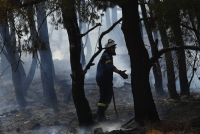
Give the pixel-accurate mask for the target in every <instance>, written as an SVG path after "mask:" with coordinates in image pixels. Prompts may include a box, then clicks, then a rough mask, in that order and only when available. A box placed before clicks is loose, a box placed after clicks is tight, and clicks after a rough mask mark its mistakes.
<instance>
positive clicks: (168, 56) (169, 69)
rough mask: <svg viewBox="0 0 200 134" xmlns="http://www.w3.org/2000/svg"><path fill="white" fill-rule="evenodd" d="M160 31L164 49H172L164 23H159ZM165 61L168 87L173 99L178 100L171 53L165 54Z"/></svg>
mask: <svg viewBox="0 0 200 134" xmlns="http://www.w3.org/2000/svg"><path fill="white" fill-rule="evenodd" d="M158 29H159V31H160V36H161V41H162V44H163V49H165V48H168V47H170V46H169V41H168V38H167V32H166V30H165V27H164V25H163V23H161V22H158ZM165 61H166V67H167V79H168V84H167V87H168V91H169V95H170V97H171V98H172V99H177V98H178V94H177V91H176V80H175V73H174V64H173V59H172V53H171V52H167V53H165Z"/></svg>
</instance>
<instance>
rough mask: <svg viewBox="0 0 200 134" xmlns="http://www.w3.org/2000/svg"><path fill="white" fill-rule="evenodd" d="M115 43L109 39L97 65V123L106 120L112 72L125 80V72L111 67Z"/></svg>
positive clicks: (111, 89) (110, 95) (110, 94)
mask: <svg viewBox="0 0 200 134" xmlns="http://www.w3.org/2000/svg"><path fill="white" fill-rule="evenodd" d="M116 45H117V44H115V42H114V41H113V40H112V39H109V40H108V42H107V43H106V44H105V49H106V50H105V51H104V52H103V54H102V56H101V58H100V60H99V63H98V65H97V74H96V81H97V84H98V86H99V91H100V99H99V102H98V112H97V121H104V120H107V118H106V117H105V111H106V109H107V108H108V106H109V104H110V102H111V99H112V94H113V87H112V86H113V83H112V81H113V72H115V73H118V74H119V75H120V76H121V77H122V78H124V79H127V78H128V75H127V74H126V73H125V71H126V70H124V71H121V70H118V69H117V68H116V67H115V66H114V65H113V57H112V56H113V55H116V53H115V49H116Z"/></svg>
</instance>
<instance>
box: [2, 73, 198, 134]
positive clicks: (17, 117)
mask: <svg viewBox="0 0 200 134" xmlns="http://www.w3.org/2000/svg"><path fill="white" fill-rule="evenodd" d="M59 74H60V75H57V76H56V77H57V80H56V81H55V89H56V94H57V97H58V100H59V110H60V111H59V112H58V111H54V110H53V109H50V108H47V107H46V106H45V105H44V98H43V92H42V85H41V80H40V78H39V75H38V77H36V78H35V79H34V80H33V82H32V84H31V86H30V88H29V90H28V94H27V96H26V100H27V101H28V106H27V107H26V108H22V109H20V108H19V107H18V104H17V102H16V100H15V92H14V88H13V86H12V82H11V80H10V79H9V78H6V77H2V78H1V84H0V86H1V94H0V106H1V107H0V124H1V125H0V133H3V134H4V133H5V134H6V133H11V134H14V133H25V134H65V133H76V132H78V133H85V131H84V129H82V130H79V131H78V121H77V116H76V110H75V107H74V104H73V101H72V99H71V97H70V95H69V92H70V89H71V80H70V78H69V77H68V76H69V75H66V74H68V73H67V72H62V73H59ZM114 92H115V99H116V104H117V111H118V114H119V119H117V117H116V115H115V112H114V107H113V102H111V104H110V106H109V108H108V110H107V112H106V115H107V116H109V118H110V122H107V123H106V124H105V123H101V124H98V125H97V126H95V127H97V128H98V127H102V128H103V131H104V132H107V133H108V132H110V133H113V134H114V133H149V134H150V133H155V134H162V133H163V132H164V133H169V132H171V133H200V129H199V128H200V95H199V94H198V93H195V92H192V93H191V94H192V95H191V97H186V96H182V97H180V99H178V100H172V99H169V96H168V95H165V96H162V97H160V96H157V95H156V94H155V93H154V92H153V96H154V100H155V103H156V106H157V110H158V112H159V116H160V118H161V123H159V124H153V125H152V124H149V123H148V122H147V123H146V124H147V125H146V126H145V127H137V129H134V130H124V129H122V128H120V126H121V125H122V124H124V123H126V122H127V121H129V120H130V119H131V118H133V117H134V108H133V99H132V93H131V86H130V84H128V83H125V85H124V86H123V87H120V88H114ZM85 93H86V97H87V98H88V101H89V104H90V107H91V110H92V113H93V114H95V113H96V110H97V102H98V99H99V91H98V86H97V85H96V83H95V79H94V77H89V78H87V79H86V80H85ZM133 126H134V125H133ZM164 133H163V134H164Z"/></svg>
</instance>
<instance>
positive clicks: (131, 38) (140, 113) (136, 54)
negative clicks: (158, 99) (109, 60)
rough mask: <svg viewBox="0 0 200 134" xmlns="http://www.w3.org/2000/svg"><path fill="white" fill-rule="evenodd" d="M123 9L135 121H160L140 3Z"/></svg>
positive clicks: (132, 1) (134, 1) (133, 0)
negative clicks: (151, 78) (143, 38)
mask: <svg viewBox="0 0 200 134" xmlns="http://www.w3.org/2000/svg"><path fill="white" fill-rule="evenodd" d="M121 7H122V15H123V22H122V31H123V33H124V36H125V41H126V45H127V48H128V52H129V55H130V60H131V86H132V93H133V98H134V110H135V120H136V121H137V122H141V121H144V119H145V118H148V119H150V120H151V121H152V122H155V121H159V120H160V119H159V116H158V112H157V110H156V106H155V103H154V100H153V97H152V93H151V89H150V84H149V71H150V60H149V55H148V52H147V50H146V48H145V46H144V42H143V40H142V37H141V33H140V27H139V14H138V1H137V0H129V1H128V2H127V3H124V4H123V5H121Z"/></svg>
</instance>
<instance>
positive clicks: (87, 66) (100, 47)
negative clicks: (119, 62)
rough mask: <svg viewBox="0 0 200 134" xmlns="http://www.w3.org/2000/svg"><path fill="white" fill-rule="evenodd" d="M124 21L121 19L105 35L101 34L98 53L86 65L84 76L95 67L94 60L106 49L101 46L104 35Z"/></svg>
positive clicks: (104, 33)
mask: <svg viewBox="0 0 200 134" xmlns="http://www.w3.org/2000/svg"><path fill="white" fill-rule="evenodd" d="M122 20H123V18H121V19H119V20H118V21H117V22H115V23H114V24H113V25H112V26H111V27H110V28H109V29H108V30H106V31H104V32H103V33H101V35H100V37H99V47H98V49H99V50H98V51H97V52H96V53H95V54H94V55H93V56H92V58H91V59H90V61H89V62H88V64H87V65H86V68H85V69H84V71H83V72H84V74H86V73H87V70H88V69H90V67H91V66H93V65H95V64H94V63H92V62H93V61H94V59H95V58H96V57H97V55H99V54H100V53H101V51H102V50H103V49H104V48H102V44H101V40H102V38H103V36H104V35H106V34H107V33H109V32H110V31H111V30H113V28H114V27H115V26H116V25H117V24H118V23H120V22H121V21H122Z"/></svg>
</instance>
